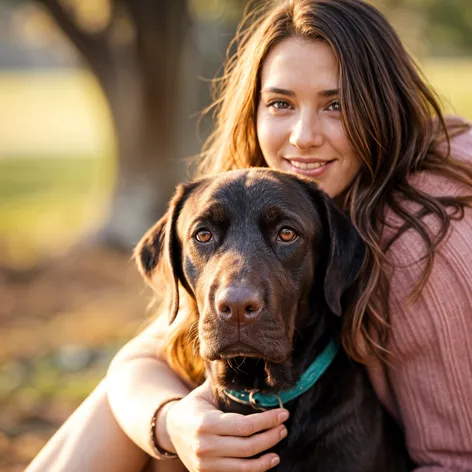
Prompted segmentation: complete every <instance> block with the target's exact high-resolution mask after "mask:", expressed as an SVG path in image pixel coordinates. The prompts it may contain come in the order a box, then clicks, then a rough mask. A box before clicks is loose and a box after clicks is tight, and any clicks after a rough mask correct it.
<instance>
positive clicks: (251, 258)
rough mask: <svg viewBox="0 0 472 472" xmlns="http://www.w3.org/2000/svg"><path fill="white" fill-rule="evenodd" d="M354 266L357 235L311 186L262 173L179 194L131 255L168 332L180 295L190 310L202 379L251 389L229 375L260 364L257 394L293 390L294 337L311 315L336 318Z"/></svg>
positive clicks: (358, 259) (208, 182) (359, 250)
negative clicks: (161, 288) (237, 366)
mask: <svg viewBox="0 0 472 472" xmlns="http://www.w3.org/2000/svg"><path fill="white" fill-rule="evenodd" d="M363 256H364V246H363V244H362V241H361V239H360V237H359V235H358V234H357V232H356V231H355V230H354V228H353V227H352V225H351V224H350V222H349V220H348V219H347V218H346V217H345V216H344V215H343V214H342V212H341V211H340V210H339V209H337V208H336V207H335V205H334V204H333V203H332V201H331V200H330V199H329V198H328V197H327V196H326V195H325V194H324V193H323V192H322V191H321V190H319V189H318V187H317V185H316V184H315V183H314V182H313V181H310V180H308V179H302V178H299V177H297V176H295V175H292V174H288V173H284V172H279V171H274V170H269V169H247V170H240V171H233V172H228V173H225V174H220V175H218V176H216V177H212V178H206V179H202V180H199V181H196V182H192V183H189V184H186V185H181V186H179V187H178V189H177V191H176V193H175V195H174V197H173V199H172V201H171V202H170V206H169V210H168V212H167V214H166V215H164V217H163V218H162V219H161V220H160V221H159V222H158V223H157V224H156V225H155V226H154V227H153V228H151V229H150V230H149V232H148V233H147V234H146V235H145V236H144V237H143V239H142V240H141V242H140V243H139V245H138V247H137V249H136V258H137V262H138V267H139V269H140V271H141V273H142V274H143V275H144V277H145V278H146V280H147V281H148V282H149V283H150V284H151V285H153V286H156V285H159V284H161V285H162V281H163V280H167V283H166V286H165V288H166V291H167V292H168V295H170V299H171V302H172V303H171V308H170V322H172V321H173V320H174V318H175V316H176V314H177V312H178V308H179V285H182V286H183V287H184V288H185V289H186V290H187V291H188V292H189V294H190V295H191V297H192V298H193V299H194V300H195V303H196V306H197V309H198V316H199V322H198V328H199V329H198V332H199V337H200V354H201V356H202V358H203V359H204V360H206V361H207V362H208V364H207V365H208V367H209V370H210V373H212V374H213V375H215V374H216V375H217V376H218V379H219V382H220V384H221V383H223V384H231V383H233V386H234V383H235V382H236V383H239V384H241V383H242V384H244V383H246V382H254V379H253V377H254V374H253V373H252V374H251V375H249V376H248V378H247V379H245V380H244V379H243V380H241V377H244V375H242V374H241V373H240V374H239V377H238V378H237V379H236V377H237V375H236V374H234V371H231V369H229V367H228V365H231V360H235V358H237V359H242V358H243V359H247V358H254V359H256V360H257V362H259V360H260V359H262V360H263V361H264V362H259V363H260V364H261V366H262V368H263V372H265V374H264V385H258V387H259V388H267V387H274V388H282V387H287V386H288V384H291V383H292V382H293V379H292V378H290V375H288V371H289V370H291V369H289V368H288V367H287V366H290V363H291V360H292V354H293V349H294V333H295V332H297V333H298V334H299V335H301V336H304V335H306V336H309V335H310V334H309V333H308V332H307V331H306V329H307V328H308V327H310V326H313V325H314V324H316V321H317V320H316V317H317V313H321V312H322V313H324V314H326V313H327V312H331V314H333V315H338V316H339V315H341V312H342V304H341V299H342V295H343V293H344V292H345V290H346V289H347V288H348V287H349V286H351V285H352V283H353V282H354V280H355V279H356V277H357V276H358V273H359V271H360V268H361V265H362V262H363ZM253 362H256V361H253ZM241 370H244V369H241ZM231 372H233V374H231ZM235 375H236V377H235ZM295 381H296V379H295ZM223 386H229V385H223ZM242 386H243V387H248V385H242ZM251 387H254V385H251Z"/></svg>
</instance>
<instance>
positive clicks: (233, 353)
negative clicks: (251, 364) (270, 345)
mask: <svg viewBox="0 0 472 472" xmlns="http://www.w3.org/2000/svg"><path fill="white" fill-rule="evenodd" d="M218 354H219V358H220V359H233V358H245V357H249V358H256V359H263V360H269V361H270V360H272V359H267V358H266V357H265V356H264V354H263V353H262V352H261V351H259V350H258V349H256V348H254V347H253V346H249V345H247V344H244V343H242V342H239V341H238V342H236V343H234V344H231V345H230V346H226V347H225V348H223V349H222V350H221V351H220V352H219V353H218Z"/></svg>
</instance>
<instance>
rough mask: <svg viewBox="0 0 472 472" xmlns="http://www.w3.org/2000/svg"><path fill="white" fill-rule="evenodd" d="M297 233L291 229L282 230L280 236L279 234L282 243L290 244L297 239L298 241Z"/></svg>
mask: <svg viewBox="0 0 472 472" xmlns="http://www.w3.org/2000/svg"><path fill="white" fill-rule="evenodd" d="M297 236H298V235H297V233H295V231H294V230H293V229H291V228H282V229H281V230H280V231H279V234H278V239H279V240H280V241H283V242H284V243H290V242H292V241H294V240H295V239H297Z"/></svg>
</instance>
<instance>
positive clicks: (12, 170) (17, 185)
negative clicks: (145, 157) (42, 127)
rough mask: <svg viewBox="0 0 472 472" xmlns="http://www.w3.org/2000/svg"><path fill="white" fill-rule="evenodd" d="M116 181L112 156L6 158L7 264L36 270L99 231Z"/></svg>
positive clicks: (2, 164) (1, 178)
mask: <svg viewBox="0 0 472 472" xmlns="http://www.w3.org/2000/svg"><path fill="white" fill-rule="evenodd" d="M112 182H113V162H112V160H111V159H110V158H101V159H100V158H93V157H83V156H67V157H64V158H50V157H38V156H36V157H27V156H24V157H23V156H22V157H15V158H4V159H0V246H1V249H2V253H3V256H2V259H3V261H4V262H7V264H9V265H10V264H13V265H17V266H31V265H34V264H35V263H36V262H37V261H38V260H40V259H41V258H42V257H45V256H46V257H47V256H48V255H50V254H56V253H58V252H60V251H63V250H65V249H67V248H68V247H70V246H71V245H72V244H74V243H75V242H76V241H77V240H79V239H80V238H81V237H83V236H84V235H85V234H86V233H87V232H89V231H93V229H94V228H96V227H98V226H99V224H100V222H101V221H102V220H103V218H104V217H105V214H106V211H107V207H108V203H109V200H110V195H111V187H112Z"/></svg>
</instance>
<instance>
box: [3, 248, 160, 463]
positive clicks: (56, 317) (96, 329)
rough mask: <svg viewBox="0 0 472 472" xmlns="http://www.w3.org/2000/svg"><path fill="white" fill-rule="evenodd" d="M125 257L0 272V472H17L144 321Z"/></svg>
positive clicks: (102, 254)
mask: <svg viewBox="0 0 472 472" xmlns="http://www.w3.org/2000/svg"><path fill="white" fill-rule="evenodd" d="M151 298H152V296H151V291H150V290H149V289H148V288H146V287H145V284H144V282H143V281H142V279H141V277H140V276H139V274H138V273H137V270H136V269H135V267H134V263H133V261H131V259H130V255H129V254H123V253H116V252H111V251H105V250H90V249H89V250H83V249H82V250H76V251H74V252H72V253H71V254H68V255H67V256H66V257H63V258H61V259H59V260H55V261H50V262H48V263H47V264H44V265H43V266H42V267H37V268H35V269H31V270H28V271H17V270H14V269H8V268H3V269H2V268H0V300H1V302H0V472H20V471H23V470H24V468H25V466H26V465H27V464H28V463H29V462H30V460H31V459H32V458H33V457H34V455H35V454H36V453H37V452H38V450H39V449H40V448H41V447H42V445H43V444H44V443H45V442H46V441H47V439H48V438H49V437H50V436H51V435H52V434H53V433H54V431H55V430H56V429H57V428H58V427H59V426H60V424H61V423H62V422H63V421H64V420H65V419H66V418H67V417H68V416H69V415H70V413H71V412H72V411H73V410H74V409H75V408H76V407H77V405H78V404H79V403H80V402H81V401H82V400H83V399H84V398H85V397H86V396H87V394H88V393H89V392H90V391H91V390H92V389H93V388H94V386H95V385H96V384H97V383H98V381H99V379H100V378H101V377H102V376H103V375H104V373H105V372H106V368H107V365H108V363H109V361H110V359H111V357H112V356H113V354H114V353H115V352H116V351H117V350H118V349H119V347H120V346H121V345H122V344H123V343H124V342H126V340H127V339H129V338H130V337H132V336H133V334H134V333H136V332H137V331H138V329H139V327H140V325H141V324H142V323H143V322H144V321H145V320H146V319H148V317H149V316H150V310H149V309H148V305H149V302H150V300H151Z"/></svg>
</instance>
